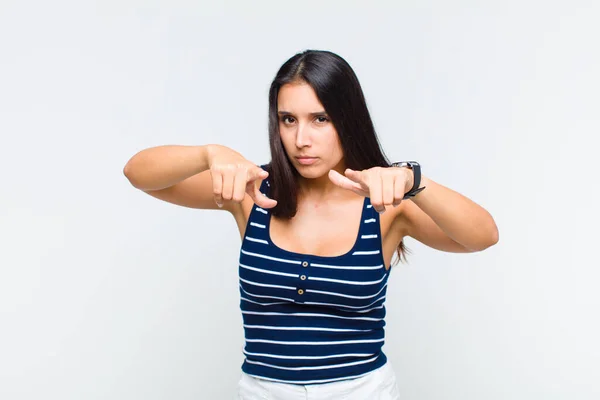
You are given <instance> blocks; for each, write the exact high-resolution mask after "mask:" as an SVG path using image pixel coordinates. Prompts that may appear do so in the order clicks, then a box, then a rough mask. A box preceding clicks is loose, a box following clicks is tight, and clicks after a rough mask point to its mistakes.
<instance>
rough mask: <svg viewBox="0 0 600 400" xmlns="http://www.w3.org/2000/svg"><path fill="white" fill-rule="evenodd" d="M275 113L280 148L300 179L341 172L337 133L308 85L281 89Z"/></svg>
mask: <svg viewBox="0 0 600 400" xmlns="http://www.w3.org/2000/svg"><path fill="white" fill-rule="evenodd" d="M277 111H278V118H279V133H280V135H281V141H282V142H283V147H284V148H285V151H286V153H287V155H288V158H289V160H290V161H291V163H292V165H293V166H294V167H295V168H296V170H297V171H298V173H299V174H300V175H301V176H303V177H304V178H319V177H321V176H323V175H326V174H328V173H329V170H331V169H336V170H340V168H342V169H343V151H342V146H341V144H340V140H339V137H338V134H337V131H336V129H335V127H334V126H333V123H332V122H331V120H330V118H329V116H328V115H327V113H326V112H325V108H324V107H323V105H322V104H321V102H320V101H319V99H318V98H317V95H316V93H315V91H314V90H313V88H312V87H311V86H310V85H308V84H307V83H305V82H298V83H289V84H285V85H283V86H281V88H280V89H279V95H278V98H277Z"/></svg>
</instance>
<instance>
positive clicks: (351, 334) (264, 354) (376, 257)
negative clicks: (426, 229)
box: [239, 179, 389, 385]
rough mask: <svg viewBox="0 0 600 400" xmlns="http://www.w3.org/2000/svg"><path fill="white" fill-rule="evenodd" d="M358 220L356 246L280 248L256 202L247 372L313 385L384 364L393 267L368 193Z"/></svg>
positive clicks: (245, 301) (245, 276) (248, 283)
mask: <svg viewBox="0 0 600 400" xmlns="http://www.w3.org/2000/svg"><path fill="white" fill-rule="evenodd" d="M269 185H270V184H269V180H268V179H266V180H264V181H263V182H262V184H261V188H260V190H261V192H262V193H265V194H267V195H268V192H269V190H268V189H269ZM356 217H357V218H358V215H357V216H356ZM360 218H361V223H360V228H359V232H358V236H357V238H356V241H355V243H354V246H353V247H352V249H351V250H350V251H349V252H348V253H346V254H344V255H341V256H333V257H322V256H315V255H308V254H300V253H293V252H290V251H286V250H283V249H281V248H279V247H277V245H275V244H274V243H273V241H272V240H271V237H270V234H269V225H270V221H271V214H270V212H269V210H264V209H261V208H260V207H258V206H257V205H256V204H255V205H253V207H252V211H251V213H250V216H249V218H248V223H247V227H246V233H245V235H244V238H243V240H242V245H241V251H240V258H239V286H240V296H241V298H240V308H241V312H242V320H243V323H244V336H245V347H244V362H243V364H242V371H244V372H245V373H246V374H249V375H251V376H254V377H257V378H261V379H267V380H271V381H276V382H284V383H292V384H303V385H308V384H318V383H327V382H334V381H339V380H344V379H352V378H358V377H360V376H362V375H365V374H367V373H369V372H371V371H373V370H374V369H377V368H379V367H381V366H383V365H384V364H385V363H386V361H387V358H386V356H385V354H384V353H383V352H382V349H381V348H382V346H383V344H384V337H385V333H384V326H385V320H384V317H385V313H386V311H385V306H384V303H385V297H386V289H387V282H388V277H389V270H386V268H385V266H384V265H385V263H384V260H383V254H382V247H381V229H380V224H379V214H378V213H377V211H375V210H374V209H373V207H372V206H371V203H370V199H369V198H365V200H364V205H363V208H362V214H361V216H360Z"/></svg>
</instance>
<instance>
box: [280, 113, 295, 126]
mask: <svg viewBox="0 0 600 400" xmlns="http://www.w3.org/2000/svg"><path fill="white" fill-rule="evenodd" d="M288 119H294V118H292V117H290V116H289V115H286V116H284V117H282V118H281V121H282V122H283V123H284V124H285V123H287V120H288Z"/></svg>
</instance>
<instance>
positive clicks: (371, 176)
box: [329, 167, 413, 214]
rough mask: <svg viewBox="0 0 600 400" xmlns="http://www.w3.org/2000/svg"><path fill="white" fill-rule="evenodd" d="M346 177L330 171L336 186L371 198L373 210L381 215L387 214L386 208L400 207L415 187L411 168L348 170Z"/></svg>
mask: <svg viewBox="0 0 600 400" xmlns="http://www.w3.org/2000/svg"><path fill="white" fill-rule="evenodd" d="M344 175H345V176H344ZM344 175H342V174H340V173H339V172H337V171H334V170H330V171H329V179H330V180H331V181H332V182H333V183H334V184H335V185H337V186H339V187H341V188H344V189H348V190H352V191H353V192H354V193H356V194H358V195H360V196H364V197H369V198H370V199H371V204H372V205H373V208H375V210H376V211H377V212H379V213H380V214H381V213H383V212H385V209H386V206H393V207H397V206H398V205H400V203H401V202H402V199H403V198H404V195H405V194H406V193H407V192H409V191H410V189H412V186H413V172H412V170H411V169H409V168H397V167H389V168H383V167H373V168H369V169H365V170H362V171H355V170H352V169H350V168H348V169H346V171H344Z"/></svg>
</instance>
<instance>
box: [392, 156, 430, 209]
mask: <svg viewBox="0 0 600 400" xmlns="http://www.w3.org/2000/svg"><path fill="white" fill-rule="evenodd" d="M392 167H398V168H402V167H404V168H410V169H412V171H413V177H414V178H413V187H412V189H410V190H409V191H408V192H407V193H405V194H404V197H403V200H406V199H409V198H411V197H415V196H416V195H417V193H420V192H421V191H422V190H423V189H425V186H423V187H422V188H419V185H421V165H420V164H419V163H418V162H416V161H399V162H395V163H392Z"/></svg>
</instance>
